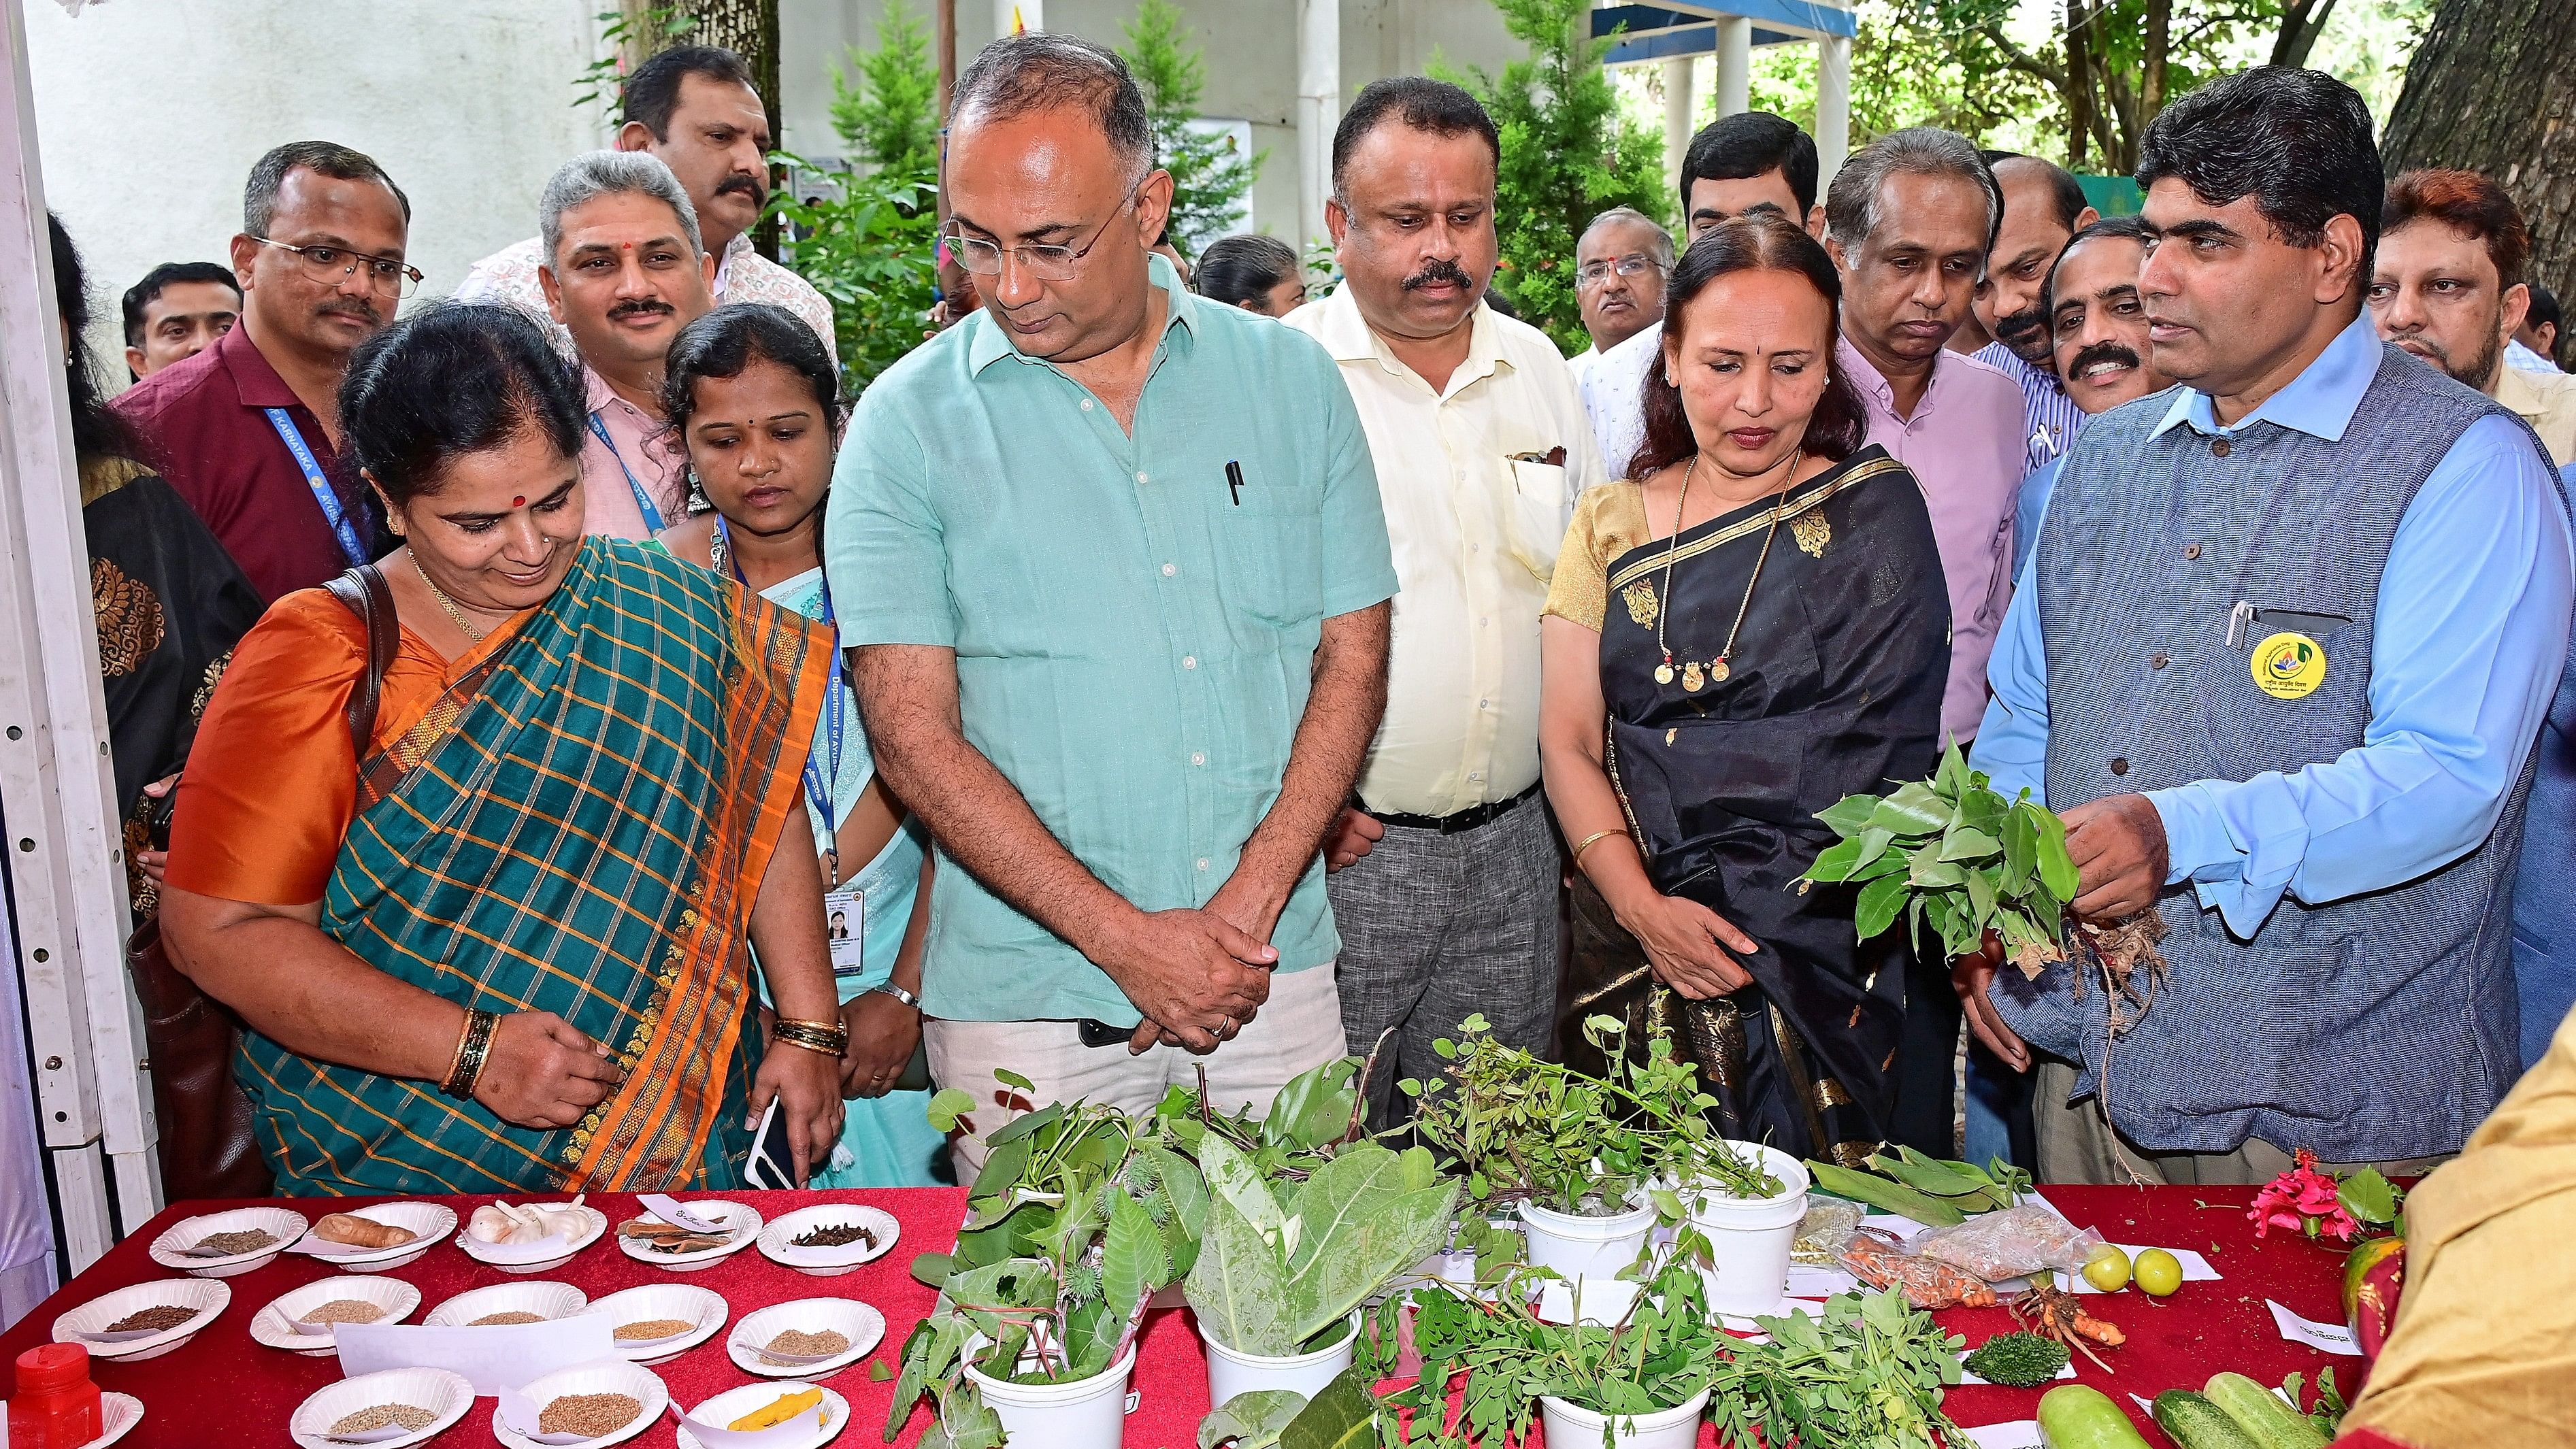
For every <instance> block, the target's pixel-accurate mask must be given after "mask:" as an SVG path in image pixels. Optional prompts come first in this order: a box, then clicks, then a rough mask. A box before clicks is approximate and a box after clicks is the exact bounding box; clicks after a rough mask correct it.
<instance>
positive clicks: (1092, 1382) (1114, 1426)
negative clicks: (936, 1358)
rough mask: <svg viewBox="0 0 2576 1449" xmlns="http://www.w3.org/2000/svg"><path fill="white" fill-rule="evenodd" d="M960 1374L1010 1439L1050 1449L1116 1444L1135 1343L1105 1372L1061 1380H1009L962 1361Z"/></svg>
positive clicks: (1111, 1448)
mask: <svg viewBox="0 0 2576 1449" xmlns="http://www.w3.org/2000/svg"><path fill="white" fill-rule="evenodd" d="M965 1368H966V1377H967V1379H968V1380H969V1381H970V1382H972V1383H973V1384H974V1385H975V1388H976V1391H977V1392H978V1393H980V1394H982V1395H983V1396H984V1406H985V1407H986V1408H988V1409H991V1410H992V1411H993V1416H994V1417H995V1418H998V1419H1000V1420H1001V1421H1002V1433H1003V1435H1004V1437H1006V1438H1008V1439H1009V1440H1010V1441H1011V1442H1012V1443H1014V1444H1045V1445H1048V1446H1051V1449H1119V1445H1120V1444H1121V1443H1122V1442H1124V1440H1125V1437H1126V1433H1127V1409H1128V1394H1127V1377H1128V1375H1129V1374H1130V1373H1132V1372H1134V1371H1135V1368H1136V1346H1135V1345H1134V1344H1129V1345H1128V1346H1127V1356H1126V1357H1124V1358H1122V1359H1120V1360H1118V1362H1116V1363H1114V1364H1111V1365H1110V1366H1109V1368H1108V1369H1107V1371H1105V1372H1103V1373H1099V1374H1094V1375H1093V1376H1092V1377H1090V1378H1087V1379H1076V1380H1074V1381H1073V1382H1071V1383H1061V1384H1014V1383H1007V1382H1004V1381H1003V1380H1001V1379H997V1378H994V1377H993V1376H991V1375H990V1374H987V1373H985V1372H983V1371H982V1370H980V1369H978V1368H976V1367H975V1366H974V1365H973V1364H971V1363H970V1364H967V1365H966V1366H965Z"/></svg>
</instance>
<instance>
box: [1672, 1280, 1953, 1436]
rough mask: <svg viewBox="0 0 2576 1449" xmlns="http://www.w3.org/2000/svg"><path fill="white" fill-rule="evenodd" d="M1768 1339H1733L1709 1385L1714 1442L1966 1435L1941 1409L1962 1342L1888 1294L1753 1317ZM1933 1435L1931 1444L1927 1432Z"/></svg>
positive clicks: (1844, 1296)
mask: <svg viewBox="0 0 2576 1449" xmlns="http://www.w3.org/2000/svg"><path fill="white" fill-rule="evenodd" d="M1754 1323H1755V1324H1756V1325H1758V1326H1759V1327H1760V1328H1761V1330H1762V1331H1763V1332H1764V1333H1766V1334H1768V1335H1770V1341H1769V1342H1767V1343H1761V1342H1755V1341H1753V1340H1750V1339H1738V1340H1735V1341H1734V1342H1732V1343H1730V1344H1728V1345H1727V1347H1728V1349H1729V1356H1728V1358H1727V1360H1726V1362H1725V1363H1724V1364H1723V1365H1722V1366H1720V1367H1719V1369H1718V1371H1717V1373H1716V1376H1715V1379H1714V1381H1713V1383H1712V1385H1711V1387H1712V1389H1713V1393H1712V1394H1711V1396H1710V1398H1709V1406H1708V1407H1709V1417H1710V1418H1711V1419H1713V1420H1714V1421H1716V1424H1717V1438H1718V1442H1719V1443H1721V1444H1751V1443H1754V1442H1756V1440H1755V1438H1754V1435H1755V1433H1756V1432H1757V1431H1759V1433H1760V1435H1761V1438H1760V1441H1759V1442H1761V1443H1765V1444H1792V1443H1795V1444H1812V1445H1826V1444H1830V1445H1833V1446H1834V1449H1933V1446H1935V1445H1937V1444H1944V1443H1946V1444H1962V1443H1965V1442H1967V1440H1966V1436H1965V1434H1964V1433H1963V1431H1962V1430H1961V1429H1960V1428H1959V1426H1958V1425H1956V1424H1953V1423H1951V1422H1950V1417H1949V1415H1947V1414H1945V1413H1943V1412H1942V1411H1941V1399H1942V1394H1943V1391H1944V1390H1945V1389H1947V1388H1948V1387H1949V1386H1951V1385H1954V1384H1957V1383H1958V1382H1959V1349H1960V1347H1961V1345H1962V1344H1963V1343H1964V1342H1965V1340H1963V1339H1961V1338H1958V1337H1956V1336H1955V1335H1952V1334H1949V1333H1946V1332H1944V1331H1942V1329H1941V1328H1940V1327H1939V1326H1938V1325H1936V1324H1934V1323H1933V1321H1932V1315H1931V1314H1929V1313H1926V1312H1924V1311H1923V1310H1921V1309H1919V1308H1914V1307H1911V1306H1909V1305H1908V1304H1907V1303H1906V1301H1905V1299H1904V1298H1903V1296H1902V1295H1900V1294H1897V1293H1894V1292H1882V1293H1870V1294H1865V1295H1864V1294H1852V1293H1844V1294H1839V1295H1837V1296H1835V1297H1833V1298H1829V1299H1827V1300H1825V1306H1824V1312H1823V1315H1822V1316H1821V1317H1818V1318H1809V1317H1807V1316H1806V1315H1805V1314H1799V1313H1792V1314H1789V1315H1787V1316H1785V1317H1781V1318H1757V1319H1755V1320H1754ZM1936 1434H1937V1435H1939V1436H1940V1437H1939V1438H1938V1439H1936V1438H1935V1437H1934V1436H1935V1435H1936Z"/></svg>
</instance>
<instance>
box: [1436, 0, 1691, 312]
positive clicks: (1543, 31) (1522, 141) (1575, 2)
mask: <svg viewBox="0 0 2576 1449" xmlns="http://www.w3.org/2000/svg"><path fill="white" fill-rule="evenodd" d="M1494 5H1495V8H1496V9H1498V10H1500V11H1501V12H1502V16H1503V26H1504V28H1505V29H1507V30H1509V31H1510V32H1511V34H1512V37H1513V38H1514V39H1516V40H1518V41H1520V42H1521V43H1522V44H1524V45H1527V46H1528V47H1529V55H1528V57H1527V58H1525V59H1522V60H1516V61H1513V62H1511V63H1510V64H1508V65H1506V66H1504V67H1503V71H1502V74H1501V75H1499V76H1497V75H1491V74H1488V73H1486V72H1485V71H1484V70H1483V69H1482V68H1471V69H1470V70H1468V71H1467V72H1465V73H1464V74H1463V75H1460V74H1456V73H1450V74H1448V75H1446V76H1445V77H1444V78H1446V79H1452V80H1456V81H1457V82H1458V83H1459V84H1461V85H1464V86H1465V87H1467V89H1468V90H1470V91H1472V92H1474V93H1475V96H1476V99H1478V100H1479V101H1482V102H1483V103H1484V106H1485V110H1486V112H1487V113H1488V114H1490V115H1492V117H1493V118H1494V125H1495V128H1496V129H1497V130H1499V131H1500V132H1501V133H1502V143H1503V161H1502V168H1501V172H1500V174H1499V176H1498V177H1497V178H1496V180H1497V185H1496V188H1495V208H1494V211H1495V215H1494V221H1495V226H1496V228H1497V230H1498V231H1499V233H1500V237H1501V242H1502V265H1501V268H1500V269H1499V271H1498V272H1497V274H1496V277H1495V281H1496V284H1497V285H1499V286H1500V287H1501V288H1502V291H1503V295H1504V296H1506V297H1508V298H1510V299H1511V303H1512V305H1513V306H1514V307H1515V308H1517V309H1518V310H1519V312H1520V315H1521V320H1522V321H1524V322H1527V323H1529V324H1530V325H1531V326H1534V327H1537V328H1539V329H1540V330H1542V331H1544V332H1546V333H1547V335H1548V336H1549V337H1550V338H1551V339H1553V340H1554V341H1555V342H1556V345H1557V346H1558V347H1560V348H1562V349H1564V350H1565V351H1567V352H1569V353H1573V352H1580V351H1582V350H1583V349H1584V348H1586V347H1589V346H1591V345H1592V339H1591V337H1590V336H1589V335H1588V334H1587V333H1585V332H1584V330H1583V314H1582V310H1581V309H1580V308H1579V307H1578V306H1577V305H1576V303H1575V298H1574V244H1575V242H1576V241H1577V240H1578V239H1580V238H1581V237H1582V235H1583V228H1584V226H1585V225H1586V224H1587V223H1589V222H1590V221H1591V220H1592V218H1593V217H1595V216H1598V215H1600V214H1601V213H1602V212H1604V211H1607V210H1609V209H1610V208H1612V207H1614V206H1633V207H1635V208H1636V209H1637V210H1639V211H1642V212H1644V213H1645V214H1646V215H1648V216H1651V217H1655V218H1657V219H1658V220H1664V219H1668V218H1669V217H1670V216H1671V215H1672V197H1671V196H1670V195H1668V194H1667V193H1666V192H1665V190H1664V143H1663V138H1662V137H1660V136H1657V135H1655V134H1653V133H1652V132H1651V131H1649V130H1648V129H1647V128H1646V127H1644V126H1643V125H1640V124H1637V123H1635V122H1632V121H1628V120H1626V119H1625V118H1623V117H1622V115H1621V114H1620V110H1619V98H1618V94H1617V92H1616V91H1615V90H1614V89H1613V88H1612V86H1611V84H1610V77H1609V75H1608V73H1607V72H1605V71H1604V70H1603V69H1602V68H1601V55H1602V52H1603V51H1605V50H1607V49H1608V48H1609V45H1608V42H1606V41H1596V40H1594V39H1593V38H1592V18H1591V17H1592V5H1591V0H1494ZM1444 69H1445V68H1444V67H1440V66H1437V65H1435V66H1434V67H1433V73H1434V74H1440V73H1442V71H1443V70H1444Z"/></svg>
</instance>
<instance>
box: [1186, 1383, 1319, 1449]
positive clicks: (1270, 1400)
mask: <svg viewBox="0 0 2576 1449" xmlns="http://www.w3.org/2000/svg"><path fill="white" fill-rule="evenodd" d="M1305 1407H1306V1396H1305V1395H1304V1394H1301V1393H1297V1392H1295V1391H1293V1390H1290V1389H1253V1390H1251V1391H1249V1392H1246V1393H1240V1394H1237V1395H1235V1396H1234V1397H1233V1398H1230V1399H1228V1400H1226V1401H1225V1402H1224V1403H1222V1404H1219V1405H1218V1406H1217V1407H1216V1410H1215V1412H1213V1413H1211V1414H1209V1415H1208V1416H1207V1417H1206V1418H1204V1419H1201V1420H1200V1421H1199V1449H1218V1446H1219V1445H1228V1444H1230V1445H1232V1446H1233V1449H1275V1446H1276V1445H1277V1444H1278V1443H1279V1436H1280V1434H1281V1432H1282V1431H1284V1430H1285V1429H1286V1428H1287V1427H1288V1422H1289V1421H1290V1420H1291V1419H1294V1418H1296V1417H1297V1413H1298V1411H1299V1410H1301V1409H1303V1408H1305Z"/></svg>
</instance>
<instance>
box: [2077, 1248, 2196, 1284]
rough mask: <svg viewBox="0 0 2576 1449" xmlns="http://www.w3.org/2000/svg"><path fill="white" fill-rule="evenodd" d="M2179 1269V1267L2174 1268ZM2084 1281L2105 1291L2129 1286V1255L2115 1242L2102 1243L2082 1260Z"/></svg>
mask: <svg viewBox="0 0 2576 1449" xmlns="http://www.w3.org/2000/svg"><path fill="white" fill-rule="evenodd" d="M2176 1271H2177V1272H2179V1271H2180V1269H2179V1268H2177V1269H2176ZM2084 1281H2085V1282H2087V1283H2090V1284H2092V1285H2093V1286H2094V1287H2096V1288H2098V1289H2100V1290H2101V1291H2103V1292H2105V1293H2117V1292H2119V1291H2120V1290H2121V1289H2123V1288H2126V1287H2128V1286H2129V1255H2128V1254H2127V1253H2125V1252H2122V1251H2121V1250H2120V1247H2119V1245H2118V1244H2116V1243H2104V1244H2103V1245H2102V1246H2100V1247H2098V1248H2095V1249H2094V1250H2093V1256H2092V1257H2090V1258H2087V1259H2085V1260H2084Z"/></svg>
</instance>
